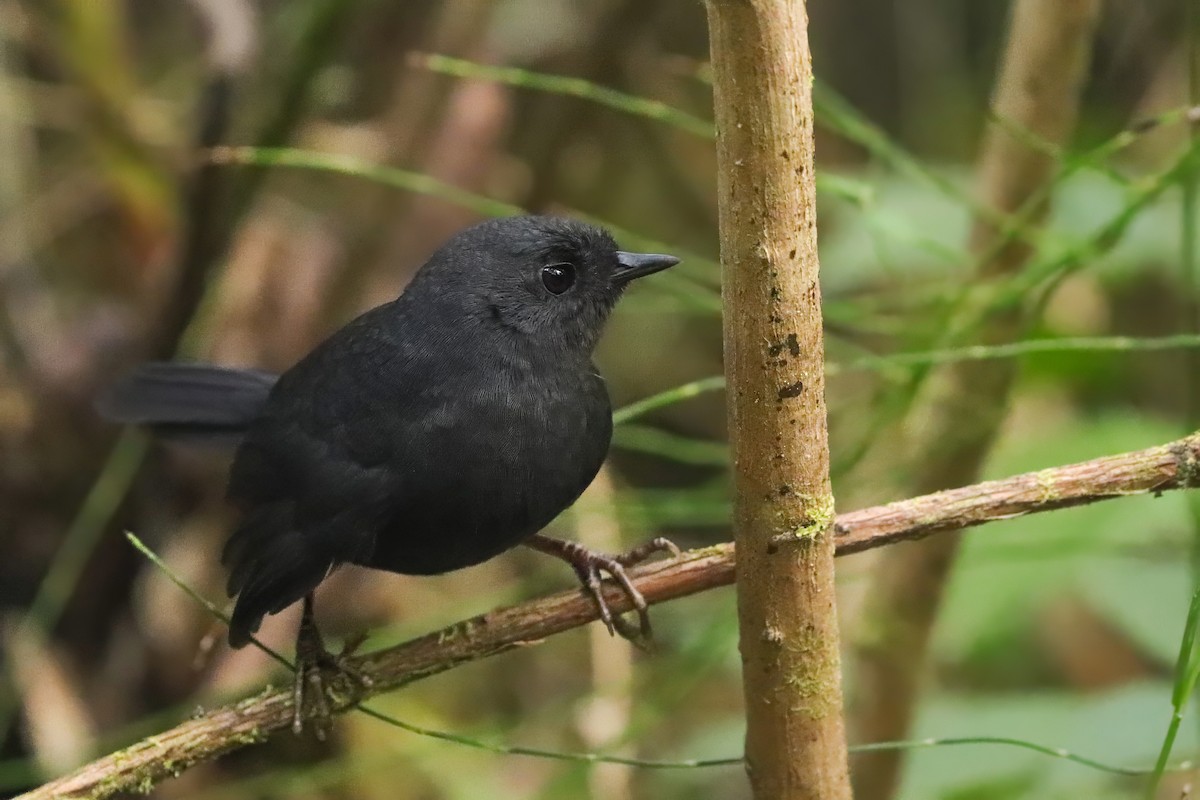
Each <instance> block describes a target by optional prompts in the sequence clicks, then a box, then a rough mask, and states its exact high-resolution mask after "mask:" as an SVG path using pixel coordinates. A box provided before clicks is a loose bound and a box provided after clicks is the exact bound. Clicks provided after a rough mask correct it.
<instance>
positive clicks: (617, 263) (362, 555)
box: [100, 216, 678, 726]
mask: <svg viewBox="0 0 1200 800" xmlns="http://www.w3.org/2000/svg"><path fill="white" fill-rule="evenodd" d="M676 263H678V259H676V258H674V257H672V256H667V255H647V254H637V253H626V252H621V251H619V250H617V246H616V244H615V242H614V241H613V239H612V237H611V236H610V235H609V234H608V232H606V231H604V230H603V229H601V228H597V227H595V226H593V225H588V224H584V223H581V222H577V221H572V220H567V219H561V218H556V217H538V216H528V217H513V218H508V219H497V220H492V221H489V222H484V223H482V224H479V225H476V226H474V227H471V228H468V229H467V230H465V231H462V232H461V233H459V234H458V235H456V236H455V237H454V238H452V239H450V241H448V242H447V243H446V244H445V245H444V246H443V247H442V248H441V249H440V250H438V251H437V252H436V253H434V255H433V256H432V257H431V258H430V259H429V261H428V262H427V263H426V264H425V265H424V266H422V267H421V268H420V270H418V272H417V273H416V275H415V276H414V278H413V279H412V281H411V283H410V284H409V285H408V287H407V288H406V289H405V290H404V292H403V294H401V295H400V297H398V298H397V299H396V300H393V301H392V302H390V303H386V304H384V305H382V306H379V307H378V308H374V309H372V310H370V311H368V312H366V313H365V314H363V315H362V316H360V317H358V318H357V319H355V320H353V321H352V322H350V323H349V324H347V325H346V326H345V327H343V328H341V329H340V330H338V331H337V332H336V333H334V334H333V335H332V336H330V337H329V338H328V339H326V340H325V341H324V342H323V343H322V344H320V345H319V346H318V347H317V348H316V349H315V350H313V351H312V352H311V353H309V354H308V355H307V356H305V357H304V358H303V359H302V360H301V361H300V362H299V363H297V364H296V365H295V366H294V367H292V368H291V369H289V370H288V371H287V372H285V373H283V375H280V376H278V377H276V376H275V375H273V374H270V373H266V372H261V371H256V370H238V369H227V368H222V367H216V366H209V365H200V364H170V363H151V364H145V365H143V366H141V367H139V368H138V369H137V370H135V371H134V372H133V373H132V374H131V375H130V376H128V377H127V378H125V379H124V380H123V381H122V382H120V383H119V384H118V385H117V386H115V387H114V388H113V389H112V391H111V392H110V393H109V394H108V395H107V396H106V397H105V398H104V399H103V400H102V401H101V403H100V406H101V410H102V412H103V413H105V415H106V416H108V417H110V418H111V419H114V420H118V421H122V422H127V423H136V424H143V425H148V426H150V427H151V428H153V429H155V430H157V431H158V432H160V433H161V434H163V435H165V436H171V437H176V438H184V439H214V438H216V439H230V440H233V441H238V442H239V444H238V448H237V454H236V457H235V459H234V462H233V466H232V469H231V474H230V479H229V489H228V496H229V499H230V501H231V502H232V503H233V504H234V505H235V506H237V507H238V508H239V509H240V510H241V512H242V514H243V516H242V519H241V523H240V525H239V526H238V527H237V529H236V530H235V531H234V532H233V534H232V536H231V537H230V539H229V541H228V543H227V544H226V546H225V550H224V553H223V555H222V561H223V563H224V564H225V565H226V566H227V567H228V569H229V584H228V591H229V594H230V595H231V596H233V595H236V596H237V603H236V606H235V609H234V612H233V620H232V624H231V625H230V629H229V641H230V643H231V644H232V645H233V646H234V647H241V646H242V645H244V644H246V642H247V641H248V640H249V637H250V636H251V634H252V633H253V632H254V631H256V630H257V629H258V627H259V624H260V623H261V621H262V618H263V617H264V616H265V615H267V614H274V613H276V612H278V611H280V610H282V609H284V608H286V607H287V606H289V605H291V604H292V603H295V602H296V601H298V600H304V604H305V606H304V618H303V622H302V623H301V627H300V633H299V636H298V641H297V658H298V660H299V661H301V662H302V667H303V668H301V669H298V670H297V676H298V678H297V680H298V682H297V704H296V720H295V721H296V725H297V726H299V725H300V724H301V723H302V716H301V715H302V713H304V712H303V711H302V710H301V705H302V703H301V702H300V700H301V697H300V690H301V686H302V682H303V681H306V680H314V679H313V678H312V676H311V675H309V674H308V672H309V670H310V669H318V670H319V668H321V667H328V666H330V663H329V662H330V661H331V660H332V659H333V657H332V656H330V655H329V654H328V653H327V652H326V651H325V649H324V646H323V644H322V643H321V639H320V635H319V633H318V632H317V629H316V626H315V624H314V623H313V620H312V592H313V590H314V589H315V588H316V587H317V585H318V584H319V583H320V582H321V581H322V580H323V579H324V578H325V576H326V575H328V574H329V572H330V571H331V570H332V569H334V568H335V567H337V566H338V565H340V564H359V565H362V566H366V567H374V568H376V569H382V570H388V571H390V572H396V573H400V574H404V575H435V574H439V573H444V572H449V571H451V570H456V569H459V568H462V567H467V566H470V565H472V564H478V563H480V562H482V561H486V560H487V559H490V558H492V557H493V556H495V555H498V554H499V553H502V552H504V551H505V550H508V549H510V548H512V547H514V546H516V545H519V544H524V545H527V546H530V547H532V548H534V549H537V550H540V551H542V552H545V553H549V554H551V555H554V556H557V557H558V558H561V559H563V560H565V561H567V562H568V563H570V564H571V565H572V566H573V567H574V569H575V571H576V573H577V575H578V576H579V578H580V580H581V581H582V583H583V585H584V587H585V588H586V589H587V591H588V592H589V593H590V594H591V596H592V597H593V598H595V601H596V602H597V604H598V605H599V609H600V615H601V618H602V619H603V621H604V622H605V624H606V625H607V626H608V628H609V631H610V632H612V631H613V630H614V629H616V630H618V631H619V632H622V633H623V634H624V635H631V636H632V635H634V633H633V629H631V628H628V627H627V626H625V625H623V624H622V622H621V620H620V619H619V617H614V616H613V615H612V614H611V612H610V611H609V609H608V607H607V605H606V603H605V601H604V598H603V594H602V593H601V591H600V576H601V574H602V573H603V572H606V573H608V574H609V575H610V576H611V577H613V578H614V579H616V580H617V581H618V582H619V583H620V584H621V585H622V587H623V589H624V591H625V592H626V593H627V594H628V595H629V597H630V599H631V601H632V603H633V605H634V606H635V608H636V609H637V611H638V613H639V617H640V623H641V624H640V629H639V630H638V631H637V632H636V633H637V635H642V636H648V635H649V620H648V616H647V614H646V603H645V600H644V598H642V596H641V594H640V593H639V592H638V591H637V590H636V589H635V588H634V587H633V585H632V584H631V583H630V582H629V580H628V578H626V577H625V573H624V569H623V567H625V566H628V565H630V564H632V563H635V562H636V561H639V560H641V559H644V558H646V557H647V556H648V555H650V554H651V553H653V552H655V551H672V552H677V551H675V550H674V547H673V545H670V543H669V542H666V541H665V540H661V539H659V540H655V541H653V542H650V543H648V544H647V545H643V546H642V547H640V548H638V549H636V550H635V551H632V552H631V553H627V554H625V555H623V556H608V555H604V554H600V553H594V552H592V551H589V550H587V549H586V548H584V547H583V546H582V545H579V544H576V543H573V542H567V541H562V540H558V539H554V538H551V537H549V536H545V535H544V534H541V533H539V531H540V530H541V529H542V528H544V527H545V526H546V525H547V524H549V523H550V522H551V521H552V520H553V519H554V518H555V517H556V516H558V514H559V513H561V512H562V511H563V510H564V509H566V508H567V507H568V506H570V505H571V504H572V503H573V502H574V501H575V500H576V499H577V498H578V497H579V495H580V494H581V493H582V492H583V490H584V489H585V488H586V487H587V485H588V484H589V483H590V482H591V481H592V479H593V478H594V477H595V475H596V473H597V471H598V470H599V469H600V465H601V462H603V460H604V458H605V456H606V454H607V452H608V448H609V440H610V438H611V435H612V413H611V407H610V404H609V398H608V392H607V390H606V388H605V383H604V379H603V378H602V377H601V376H600V374H599V372H598V371H597V369H596V366H595V364H594V363H593V362H592V350H593V348H594V347H595V345H596V341H597V339H598V338H599V336H600V333H601V329H602V328H603V325H604V323H605V321H606V320H607V318H608V316H609V313H610V312H611V311H612V309H613V306H614V305H615V303H616V302H617V300H618V299H619V298H620V296H621V293H622V292H623V291H624V290H625V287H626V286H627V285H628V284H629V282H630V281H631V280H633V279H635V278H639V277H642V276H644V275H649V274H651V273H654V272H658V271H659V270H663V269H666V268H667V267H670V266H672V265H674V264H676ZM315 680H316V681H318V682H319V676H318V677H317V678H316V679H315ZM318 702H320V699H319V698H318Z"/></svg>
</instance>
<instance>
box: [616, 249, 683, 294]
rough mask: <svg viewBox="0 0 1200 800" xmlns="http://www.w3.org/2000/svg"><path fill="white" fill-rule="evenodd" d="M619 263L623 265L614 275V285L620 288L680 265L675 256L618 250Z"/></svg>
mask: <svg viewBox="0 0 1200 800" xmlns="http://www.w3.org/2000/svg"><path fill="white" fill-rule="evenodd" d="M617 263H618V264H620V265H621V268H620V269H618V270H617V271H616V272H614V273H613V277H612V279H613V283H615V284H617V285H618V286H624V285H625V284H627V283H629V282H630V281H631V280H634V279H635V278H644V277H645V276H647V275H653V274H654V273H655V272H661V271H663V270H664V269H666V268H667V267H673V266H675V265H676V264H678V263H679V259H678V258H676V257H675V256H664V255H656V254H654V253H626V252H624V251H623V250H618V251H617Z"/></svg>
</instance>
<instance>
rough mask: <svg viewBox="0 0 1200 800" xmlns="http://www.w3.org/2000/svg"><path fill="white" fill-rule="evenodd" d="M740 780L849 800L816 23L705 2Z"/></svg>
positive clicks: (786, 6)
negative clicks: (823, 274)
mask: <svg viewBox="0 0 1200 800" xmlns="http://www.w3.org/2000/svg"><path fill="white" fill-rule="evenodd" d="M707 6H708V21H709V44H710V48H711V51H712V67H713V101H714V113H715V117H716V122H717V188H718V193H717V198H718V208H719V212H720V213H719V217H720V233H721V264H722V296H723V299H724V305H725V309H724V325H725V375H726V379H727V385H728V386H729V392H728V394H727V398H728V400H727V402H728V409H729V437H730V445H731V448H732V454H733V483H734V487H733V488H734V520H733V527H734V538H735V540H736V542H737V547H738V552H739V553H740V554H741V559H740V561H741V563H740V564H739V567H738V576H737V598H738V625H739V631H740V634H739V647H740V650H741V654H742V686H743V692H744V694H745V698H746V751H745V752H746V772H747V773H748V775H749V777H750V784H751V787H752V790H753V794H754V796H755V797H756V798H759V799H760V800H840V799H841V798H849V797H850V779H849V769H848V763H847V756H846V735H845V725H844V721H843V716H842V688H841V663H840V649H839V644H838V625H837V612H836V609H835V603H834V598H835V591H834V582H833V577H834V570H833V553H834V542H833V516H834V513H833V493H832V489H831V487H830V482H829V442H828V436H827V430H826V413H825V382H824V368H825V365H824V358H825V349H824V342H823V339H822V324H821V292H820V285H819V283H818V280H817V277H818V262H817V219H816V184H815V181H814V169H813V108H812V64H811V59H810V56H809V48H808V16H807V10H806V6H805V3H804V2H797V1H796V0H709V2H708V3H707Z"/></svg>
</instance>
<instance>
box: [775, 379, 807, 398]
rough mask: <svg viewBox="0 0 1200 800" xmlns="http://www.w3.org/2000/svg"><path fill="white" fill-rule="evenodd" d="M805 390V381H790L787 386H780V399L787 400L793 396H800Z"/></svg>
mask: <svg viewBox="0 0 1200 800" xmlns="http://www.w3.org/2000/svg"><path fill="white" fill-rule="evenodd" d="M803 392H804V382H803V381H796V382H795V383H789V384H788V385H787V386H780V387H779V399H780V400H786V399H788V398H791V397H799V396H800V395H801V394H802V393H803Z"/></svg>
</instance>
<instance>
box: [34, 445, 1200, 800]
mask: <svg viewBox="0 0 1200 800" xmlns="http://www.w3.org/2000/svg"><path fill="white" fill-rule="evenodd" d="M1198 484H1200V432H1197V433H1193V434H1191V435H1190V436H1187V437H1185V438H1183V439H1179V440H1177V441H1174V442H1170V443H1168V444H1164V445H1161V446H1158V447H1151V448H1148V449H1146V450H1138V451H1134V452H1130V453H1122V454H1120V455H1115V456H1108V457H1105V458H1098V459H1094V460H1092V461H1084V462H1081V463H1078V464H1071V465H1068V466H1063V467H1056V468H1053V469H1046V470H1041V471H1040V472H1030V473H1026V474H1023V475H1017V476H1015V477H1011V478H1005V479H1002V480H995V481H987V482H986V483H980V484H977V485H974V486H967V487H964V488H961V489H951V490H948V491H944V492H937V493H935V494H932V495H926V496H923V497H915V498H912V499H909V500H901V501H898V502H895V503H889V504H887V505H882V506H876V507H872V508H866V509H862V510H860V511H853V512H850V513H848V514H842V515H840V516H839V517H838V518H837V523H836V528H837V530H838V531H839V533H838V539H837V553H838V555H846V554H848V553H857V552H860V551H862V550H868V549H871V548H874V547H880V546H882V545H886V544H891V543H893V542H898V541H904V540H909V539H919V538H922V537H925V536H929V535H931V534H934V533H938V532H941V531H948V530H957V529H960V528H964V527H971V526H975V525H982V524H983V523H986V522H993V521H996V520H1003V519H1012V518H1014V517H1019V516H1023V515H1025V514H1032V513H1037V512H1041V511H1050V510H1053V509H1057V508H1065V507H1068V506H1078V505H1085V504H1088V503H1093V502H1096V501H1098V500H1107V499H1112V498H1116V497H1127V496H1133V495H1144V494H1155V495H1157V494H1159V493H1161V492H1165V491H1169V490H1172V489H1183V488H1189V487H1192V486H1196V485H1198ZM734 563H735V558H734V548H733V544H732V543H725V544H718V545H714V546H712V547H707V548H703V549H700V550H691V551H688V552H686V553H684V554H683V555H682V556H680V557H679V558H677V559H674V560H671V561H660V562H656V563H653V564H648V565H646V566H644V567H642V568H640V569H637V570H634V571H631V573H630V574H631V577H633V579H634V581H635V583H636V585H637V587H638V589H640V590H641V592H642V593H643V594H644V595H645V597H646V599H647V601H649V602H650V603H662V602H665V601H667V600H673V599H675V598H677V597H684V596H686V595H690V594H696V593H698V592H703V591H706V590H708V589H713V588H715V587H718V586H726V585H728V584H730V583H732V582H733V575H734ZM607 599H608V602H609V603H610V604H611V606H612V608H613V610H614V611H625V610H628V606H629V603H628V598H627V597H626V596H625V594H624V593H623V592H621V591H619V590H618V589H616V588H615V587H608V594H607ZM595 619H596V613H595V606H594V605H593V603H592V602H591V601H590V600H589V598H587V597H585V596H584V595H583V594H581V593H580V592H578V591H570V592H560V593H558V594H555V595H550V596H548V597H542V598H539V599H537V600H531V601H529V602H527V603H522V604H521V605H518V606H513V607H511V608H504V609H498V610H496V611H493V612H489V613H487V614H483V615H481V616H478V617H474V618H472V619H469V620H464V621H462V622H460V623H458V624H456V625H452V626H450V627H448V628H444V629H442V630H440V631H436V632H434V633H430V634H427V635H425V636H422V637H420V638H417V639H413V640H411V641H409V642H406V643H404V644H400V645H397V646H395V647H390V648H387V649H385V650H381V651H379V652H377V653H371V654H369V655H366V656H363V657H361V658H360V659H357V660H356V662H355V666H356V667H357V668H358V669H360V670H361V671H362V672H363V673H364V674H366V675H369V676H370V677H371V678H372V680H373V682H374V685H373V687H372V689H371V691H370V694H378V693H379V692H383V691H388V690H391V689H395V688H397V687H400V686H404V685H406V684H409V683H412V682H414V681H418V680H420V679H421V678H426V677H429V676H431V675H436V674H438V673H440V672H445V671H446V670H449V669H452V668H454V667H457V666H459V665H462V664H466V663H469V662H472V661H478V660H480V659H482V658H487V657H489V656H493V655H496V654H497V653H503V652H505V651H508V650H512V649H514V648H518V647H528V646H530V645H534V644H540V643H541V642H542V641H544V640H545V639H546V638H548V637H550V636H553V635H555V634H558V633H563V632H565V631H568V630H571V629H573V628H578V627H580V626H581V625H585V624H587V623H588V622H592V621H594V620H595ZM291 697H292V692H291V690H290V689H276V688H274V687H270V686H268V687H267V688H265V689H264V690H263V691H262V692H260V693H259V694H257V695H255V696H254V697H250V698H247V699H246V700H243V701H241V702H239V703H236V704H234V705H230V706H226V707H223V708H219V709H216V710H213V711H209V712H207V713H205V714H203V715H201V716H198V717H196V718H194V719H190V720H187V721H186V722H183V723H181V724H179V725H177V726H176V727H174V728H172V729H171V730H168V731H166V732H164V733H161V734H158V735H155V736H151V737H149V738H147V739H144V740H142V741H140V742H138V743H136V744H134V745H132V746H130V747H128V748H126V749H124V750H122V751H120V752H117V753H113V754H112V755H109V756H106V757H104V758H101V759H99V760H97V761H94V762H92V763H90V764H88V765H86V766H84V767H81V768H80V769H78V770H76V771H75V772H73V773H71V774H70V775H66V776H64V777H62V778H59V779H57V780H55V781H52V782H51V783H48V784H46V785H44V786H42V787H40V788H38V789H36V790H34V791H32V792H29V793H28V794H25V795H22V798H23V800H48V799H49V798H64V797H82V796H88V797H93V798H105V797H111V796H113V795H115V794H118V793H122V792H130V791H138V790H141V791H148V790H149V789H150V788H151V787H153V786H154V785H155V784H156V783H158V782H159V781H161V780H163V779H164V778H167V777H171V776H175V775H178V774H179V773H181V772H182V771H183V770H185V769H187V768H188V767H190V766H191V765H193V764H196V763H199V762H202V761H209V760H211V759H214V758H216V757H217V756H220V755H222V754H224V753H227V752H230V751H232V750H237V749H240V748H242V747H245V746H246V745H249V744H254V743H256V742H261V741H263V740H265V739H266V738H267V737H268V736H270V735H271V734H272V733H274V732H276V731H279V730H282V729H285V728H288V727H290V725H291V722H292V709H291ZM360 699H365V698H360ZM350 707H351V704H350V703H348V702H343V703H340V704H338V706H337V709H336V710H337V711H345V710H347V709H348V708H350Z"/></svg>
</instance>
